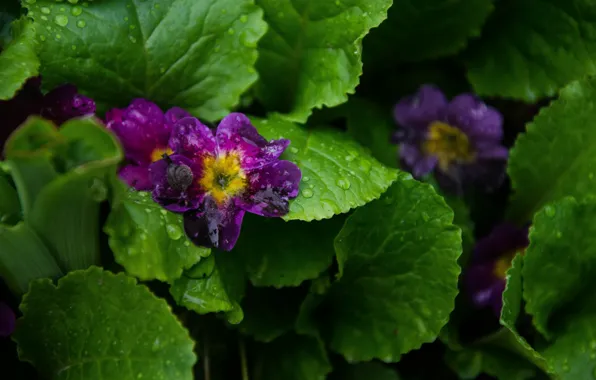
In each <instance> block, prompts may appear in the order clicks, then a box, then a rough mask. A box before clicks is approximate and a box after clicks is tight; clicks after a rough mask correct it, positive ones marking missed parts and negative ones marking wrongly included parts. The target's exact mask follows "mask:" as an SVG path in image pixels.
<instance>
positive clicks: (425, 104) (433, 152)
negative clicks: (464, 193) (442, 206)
mask: <svg viewBox="0 0 596 380" xmlns="http://www.w3.org/2000/svg"><path fill="white" fill-rule="evenodd" d="M394 116H395V120H396V121H397V123H398V124H399V125H400V126H401V129H400V130H398V131H397V132H396V133H395V134H394V136H393V141H394V142H395V143H397V144H399V145H400V158H401V160H402V162H403V163H404V165H405V166H406V167H407V168H408V169H409V170H410V171H411V172H412V174H413V175H414V176H415V177H418V178H420V177H422V176H424V175H426V174H429V173H431V172H433V171H434V172H435V174H436V175H437V180H438V182H439V184H440V185H441V186H442V187H444V188H447V189H450V190H453V188H456V189H459V188H461V187H462V184H465V183H471V182H476V183H478V182H481V183H483V184H484V185H486V186H488V187H496V186H498V184H500V182H501V181H502V180H503V178H504V167H505V161H506V159H507V156H508V152H507V149H506V148H505V147H504V146H502V145H501V139H502V135H503V129H502V124H503V118H502V116H501V114H500V113H499V112H498V111H497V110H496V109H494V108H492V107H489V106H487V105H486V104H484V103H483V102H482V101H481V100H480V99H478V98H477V97H476V96H474V95H472V94H462V95H458V96H456V97H455V98H454V99H453V100H451V102H448V101H447V98H446V97H445V95H444V94H443V93H442V92H441V91H440V90H439V89H437V88H435V87H433V86H430V85H425V86H422V87H421V88H420V90H419V91H418V93H416V94H415V95H413V96H409V97H407V98H404V99H402V100H401V101H400V102H399V103H398V104H397V105H396V106H395V109H394Z"/></svg>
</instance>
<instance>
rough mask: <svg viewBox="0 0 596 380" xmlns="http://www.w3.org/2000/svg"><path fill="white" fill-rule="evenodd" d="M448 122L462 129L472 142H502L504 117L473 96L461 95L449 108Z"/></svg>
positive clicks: (453, 100) (452, 101)
mask: <svg viewBox="0 0 596 380" xmlns="http://www.w3.org/2000/svg"><path fill="white" fill-rule="evenodd" d="M445 117H446V121H447V122H448V123H449V124H451V125H453V126H457V127H458V128H460V129H461V130H462V131H463V132H464V133H465V134H466V135H467V136H468V137H470V138H471V139H472V140H481V141H482V140H489V141H497V142H500V141H501V139H502V138H503V116H501V113H500V112H499V111H497V110H496V109H494V108H492V107H489V106H487V105H486V104H485V103H484V102H483V101H482V100H480V99H479V98H478V97H476V96H474V95H472V94H461V95H458V96H456V97H455V98H453V99H452V100H451V102H450V103H449V105H448V106H447V114H446V116H445Z"/></svg>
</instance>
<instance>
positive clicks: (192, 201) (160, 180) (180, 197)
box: [149, 155, 203, 213]
mask: <svg viewBox="0 0 596 380" xmlns="http://www.w3.org/2000/svg"><path fill="white" fill-rule="evenodd" d="M181 166H182V167H184V168H185V169H186V170H190V172H189V173H188V174H191V177H190V178H188V179H189V181H188V182H186V184H185V185H184V184H182V185H180V180H179V179H176V174H175V173H176V167H181ZM149 175H150V178H151V182H152V184H153V193H152V195H153V200H155V202H157V203H159V204H160V205H162V206H163V207H164V208H165V209H167V210H170V211H172V212H180V213H182V212H186V211H188V210H192V209H196V208H197V207H198V206H199V204H200V202H201V201H202V198H203V193H202V192H201V190H200V187H199V184H198V178H200V177H201V175H202V169H201V167H200V166H198V165H197V164H196V163H195V162H193V161H192V160H190V159H188V158H186V157H184V156H181V155H173V156H170V157H169V158H167V159H162V160H159V161H156V162H154V163H153V164H151V166H149Z"/></svg>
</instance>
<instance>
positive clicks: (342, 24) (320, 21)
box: [257, 0, 391, 122]
mask: <svg viewBox="0 0 596 380" xmlns="http://www.w3.org/2000/svg"><path fill="white" fill-rule="evenodd" d="M257 4H258V5H259V6H261V7H262V8H263V10H264V11H265V20H266V21H267V23H268V24H269V31H268V32H267V34H266V35H265V37H263V39H262V40H261V41H260V42H259V60H258V61H257V70H258V71H259V75H260V79H259V82H258V84H257V96H258V97H259V99H261V101H262V102H263V103H264V104H265V105H266V106H267V107H268V108H269V109H270V110H275V111H278V112H281V113H284V114H286V115H285V117H287V118H289V119H290V120H293V121H297V122H304V121H306V119H307V118H308V116H309V115H310V114H311V112H312V109H313V108H321V107H322V106H327V107H333V106H336V105H338V104H341V103H343V102H345V101H346V100H347V94H348V93H353V92H354V90H355V88H356V86H357V85H358V80H359V76H360V74H361V73H362V62H361V60H360V57H361V54H362V48H361V40H362V38H363V37H364V36H365V35H366V34H367V33H368V31H369V30H370V29H371V28H374V27H376V26H378V25H379V24H380V23H381V21H383V20H384V19H385V17H386V14H387V9H388V8H389V6H391V0H341V1H340V0H337V1H331V0H328V1H298V0H257Z"/></svg>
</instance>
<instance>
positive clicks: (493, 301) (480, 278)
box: [465, 261, 505, 316]
mask: <svg viewBox="0 0 596 380" xmlns="http://www.w3.org/2000/svg"><path fill="white" fill-rule="evenodd" d="M494 269H495V262H494V261H493V262H490V263H485V264H477V265H472V266H470V267H468V269H467V271H466V274H465V280H466V281H465V286H466V290H467V293H468V294H469V295H470V298H471V300H472V303H473V304H474V305H475V306H476V307H478V308H483V307H487V306H490V307H491V308H492V309H493V310H494V311H495V314H497V316H498V315H500V313H501V308H502V306H503V302H502V294H503V291H504V290H505V281H504V280H503V279H500V278H498V277H496V276H495V274H494Z"/></svg>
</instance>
